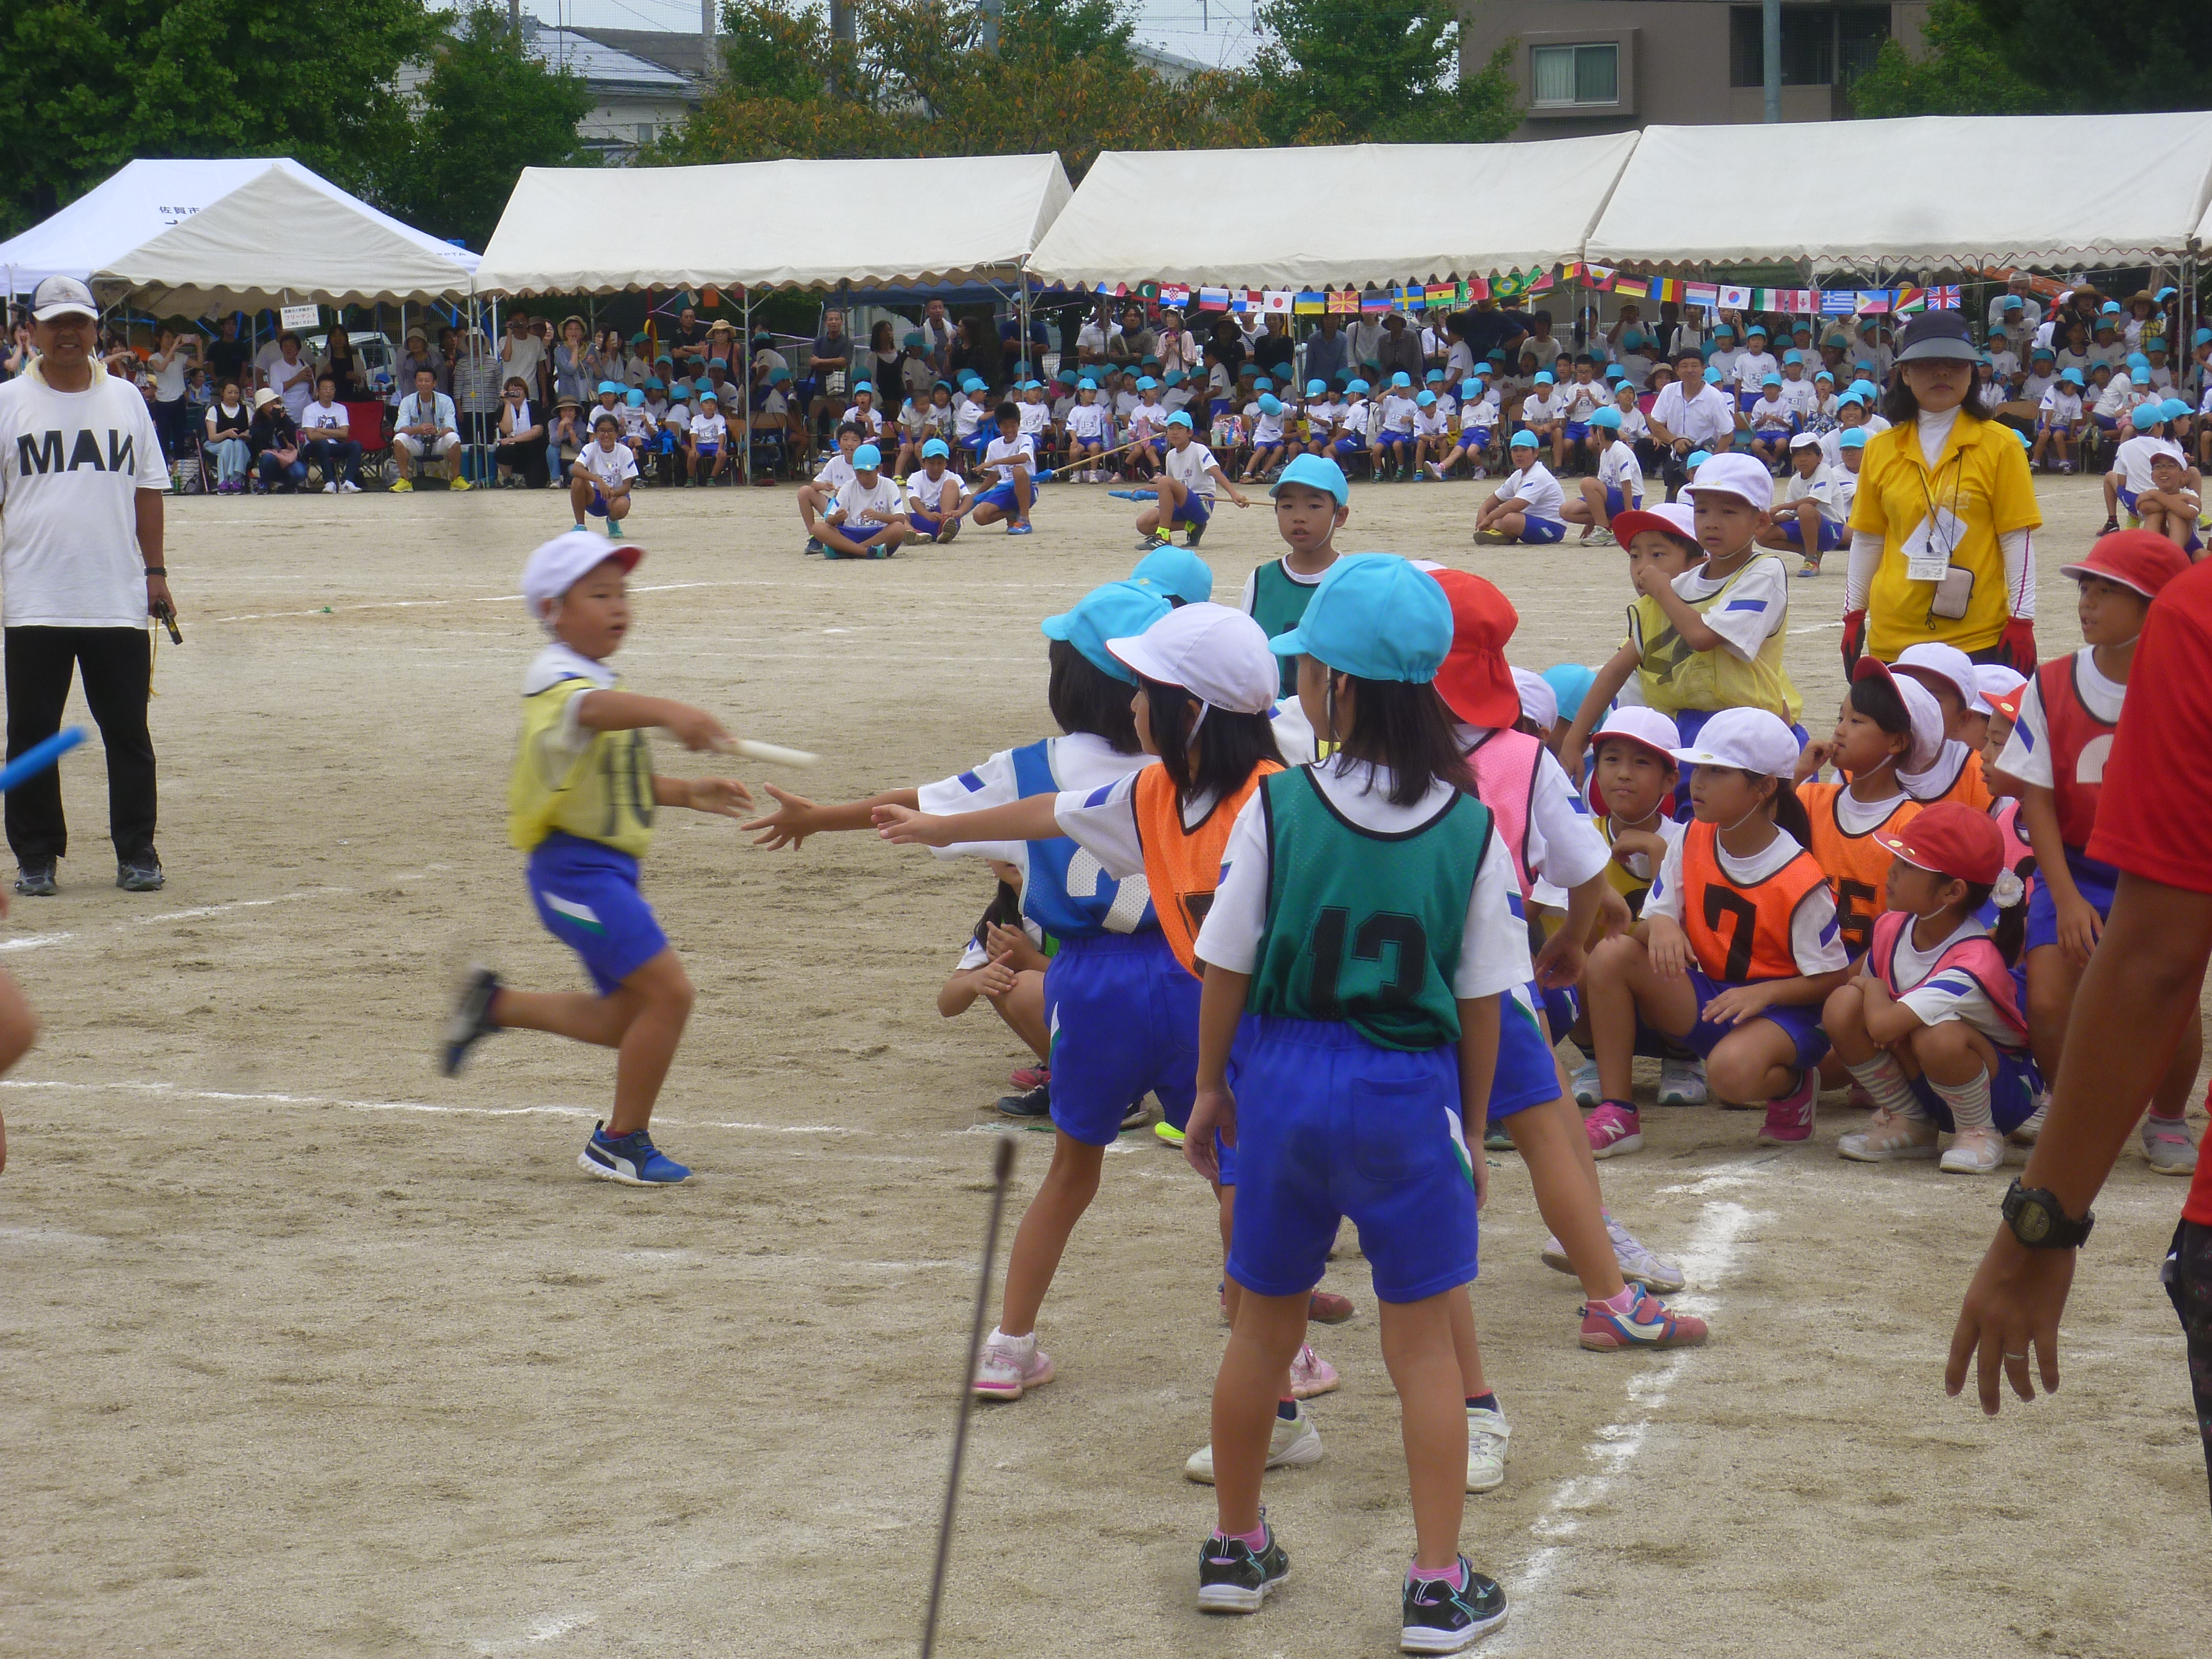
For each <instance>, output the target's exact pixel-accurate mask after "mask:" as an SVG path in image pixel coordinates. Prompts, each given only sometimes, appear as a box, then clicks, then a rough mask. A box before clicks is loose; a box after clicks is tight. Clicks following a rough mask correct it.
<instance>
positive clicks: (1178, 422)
mask: <svg viewBox="0 0 2212 1659" xmlns="http://www.w3.org/2000/svg"><path fill="white" fill-rule="evenodd" d="M1168 424H1169V425H1170V426H1179V427H1181V428H1182V429H1183V430H1184V431H1186V432H1195V431H1196V430H1197V429H1198V428H1195V427H1194V426H1193V425H1192V424H1191V423H1190V416H1188V414H1186V413H1185V412H1184V411H1183V410H1180V409H1178V410H1176V412H1175V413H1174V414H1172V415H1170V416H1168Z"/></svg>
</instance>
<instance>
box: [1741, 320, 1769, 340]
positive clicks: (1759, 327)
mask: <svg viewBox="0 0 2212 1659" xmlns="http://www.w3.org/2000/svg"><path fill="white" fill-rule="evenodd" d="M1754 334H1756V335H1757V336H1759V338H1760V339H1762V340H1763V339H1765V337H1766V325H1765V323H1753V325H1751V326H1750V327H1749V328H1747V329H1746V330H1744V331H1743V337H1744V338H1745V339H1747V340H1748V339H1749V338H1750V337H1752V336H1753V335H1754Z"/></svg>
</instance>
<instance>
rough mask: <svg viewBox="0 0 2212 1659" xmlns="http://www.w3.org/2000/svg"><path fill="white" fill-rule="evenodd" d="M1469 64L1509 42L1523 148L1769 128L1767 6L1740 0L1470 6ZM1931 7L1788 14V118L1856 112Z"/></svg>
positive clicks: (1466, 8) (1819, 7)
mask: <svg viewBox="0 0 2212 1659" xmlns="http://www.w3.org/2000/svg"><path fill="white" fill-rule="evenodd" d="M1461 11H1462V15H1463V16H1464V17H1465V19H1466V21H1467V27H1466V30H1465V33H1464V35H1463V37H1462V46H1461V52H1462V58H1461V62H1462V64H1463V65H1464V66H1465V67H1467V68H1468V69H1469V70H1480V68H1481V67H1482V66H1483V64H1486V63H1488V62H1489V61H1490V58H1491V55H1492V53H1493V52H1496V51H1497V50H1498V47H1499V46H1504V45H1505V44H1506V43H1508V42H1510V43H1511V44H1512V47H1513V75H1514V78H1515V81H1516V82H1517V83H1518V85H1519V88H1520V92H1521V103H1522V111H1523V116H1522V123H1521V125H1520V127H1519V128H1518V129H1517V130H1516V131H1515V132H1514V134H1513V136H1514V137H1516V138H1571V137H1580V136H1582V135H1584V134H1588V133H1596V132H1630V131H1636V130H1638V129H1639V128H1642V127H1645V126H1648V125H1653V124H1654V123H1656V124H1659V125H1680V126H1696V125H1707V124H1710V123H1714V122H1731V123H1733V122H1753V121H1760V120H1763V119H1765V37H1764V34H1763V32H1762V29H1763V26H1762V22H1761V15H1760V8H1759V6H1758V5H1756V4H1751V5H1744V4H1739V3H1733V0H1462V6H1461ZM1927 15H1928V7H1927V5H1926V4H1925V3H1920V0H1911V3H1897V4H1887V5H1884V4H1874V5H1869V4H1835V3H1828V0H1820V3H1803V0H1787V3H1785V4H1784V6H1783V8H1782V118H1783V119H1784V120H1785V121H1835V120H1841V119H1844V118H1847V117H1848V116H1849V115H1850V100H1849V99H1848V97H1847V96H1846V94H1847V93H1848V91H1849V89H1850V83H1851V82H1852V81H1853V80H1854V79H1856V78H1857V76H1858V75H1859V74H1860V73H1861V72H1862V71H1863V70H1866V69H1867V68H1868V67H1869V66H1870V65H1871V64H1873V62H1874V59H1875V53H1876V52H1880V51H1881V43H1882V42H1883V41H1885V40H1892V39H1894V40H1897V41H1898V42H1899V44H1900V45H1902V46H1904V47H1905V50H1906V51H1908V52H1913V51H1917V50H1918V49H1919V46H1920V37H1921V26H1922V23H1923V21H1924V20H1925V18H1926V17H1927Z"/></svg>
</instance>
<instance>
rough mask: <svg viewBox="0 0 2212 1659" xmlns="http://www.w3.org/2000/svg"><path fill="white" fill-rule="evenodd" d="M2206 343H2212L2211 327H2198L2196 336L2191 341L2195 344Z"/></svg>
mask: <svg viewBox="0 0 2212 1659" xmlns="http://www.w3.org/2000/svg"><path fill="white" fill-rule="evenodd" d="M2191 343H2192V344H2195V345H2203V344H2206V343H2212V328H2200V329H2198V330H2197V336H2196V338H2195V339H2194V340H2193V341H2192V342H2191Z"/></svg>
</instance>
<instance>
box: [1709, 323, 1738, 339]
mask: <svg viewBox="0 0 2212 1659" xmlns="http://www.w3.org/2000/svg"><path fill="white" fill-rule="evenodd" d="M1713 338H1715V339H1716V340H1733V339H1734V338H1735V330H1734V329H1732V328H1730V327H1729V325H1727V324H1726V323H1723V324H1722V325H1720V326H1719V327H1718V328H1717V329H1715V330H1714V331H1713Z"/></svg>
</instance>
